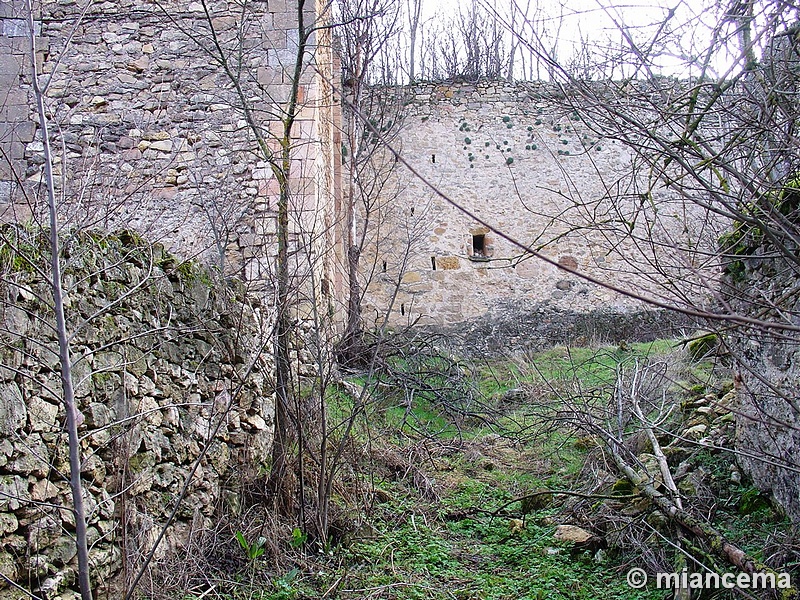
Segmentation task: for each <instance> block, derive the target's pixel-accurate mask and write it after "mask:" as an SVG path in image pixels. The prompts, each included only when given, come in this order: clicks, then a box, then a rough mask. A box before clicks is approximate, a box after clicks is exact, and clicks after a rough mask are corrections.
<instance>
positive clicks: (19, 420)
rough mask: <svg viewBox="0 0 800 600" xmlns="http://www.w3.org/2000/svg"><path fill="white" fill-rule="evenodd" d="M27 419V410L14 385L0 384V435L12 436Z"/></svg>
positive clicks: (17, 388) (16, 386) (18, 390)
mask: <svg viewBox="0 0 800 600" xmlns="http://www.w3.org/2000/svg"><path fill="white" fill-rule="evenodd" d="M27 418H28V409H27V407H26V406H25V402H24V401H23V399H22V392H21V391H20V389H19V386H18V385H17V384H16V383H0V433H2V434H3V435H4V436H12V435H14V434H15V433H16V432H17V431H19V430H20V429H21V428H22V427H24V426H25V423H26V421H27Z"/></svg>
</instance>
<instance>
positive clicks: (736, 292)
mask: <svg viewBox="0 0 800 600" xmlns="http://www.w3.org/2000/svg"><path fill="white" fill-rule="evenodd" d="M756 235H757V236H758V240H759V241H758V242H756V243H755V244H754V245H753V246H749V247H748V245H747V240H746V238H745V240H746V241H744V242H742V243H741V246H740V249H744V251H743V252H742V254H741V256H738V257H733V256H732V257H730V262H729V263H728V267H727V273H728V275H727V278H726V285H725V286H724V288H723V292H724V294H725V298H726V300H727V302H728V303H729V306H731V308H732V309H733V311H735V312H737V313H739V314H742V315H746V316H749V317H752V318H754V319H758V320H761V321H766V322H770V321H774V322H775V323H780V324H785V325H789V326H792V325H795V326H796V325H797V323H798V315H800V300H798V276H799V275H800V274H798V268H797V264H796V262H795V260H794V257H793V256H791V254H792V253H793V252H794V250H792V249H791V248H789V250H788V252H789V255H788V256H784V257H781V254H782V252H776V251H774V249H772V248H770V247H769V246H768V244H764V243H763V238H760V235H758V234H756ZM750 241H751V242H752V240H750ZM725 341H726V344H727V346H728V347H729V348H730V350H731V357H732V359H733V365H734V367H735V369H736V382H737V385H736V392H737V399H738V406H737V410H736V449H737V450H738V451H740V453H739V454H738V455H737V460H738V462H739V464H740V465H742V467H743V468H744V469H745V471H746V472H747V473H748V474H749V475H750V476H751V477H752V479H753V482H754V483H755V485H756V486H758V487H759V488H760V489H761V490H763V491H768V492H772V494H773V495H774V497H775V499H776V500H777V501H778V502H779V503H780V505H781V506H782V507H783V508H784V510H785V511H786V513H787V514H788V515H789V516H790V517H791V518H792V519H793V520H794V521H795V522H798V521H800V473H799V472H798V470H800V403H798V398H800V340H798V334H797V332H795V331H786V330H780V329H769V328H760V327H738V328H730V329H729V330H727V331H726V332H725Z"/></svg>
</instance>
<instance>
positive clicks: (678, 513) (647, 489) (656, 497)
mask: <svg viewBox="0 0 800 600" xmlns="http://www.w3.org/2000/svg"><path fill="white" fill-rule="evenodd" d="M615 446H616V447H615ZM619 447H620V445H619V444H617V443H614V445H613V446H612V445H611V444H609V451H610V453H611V456H612V458H613V459H614V463H615V464H616V465H617V468H618V469H619V470H620V471H621V472H622V473H623V474H624V475H625V477H626V478H627V479H628V481H630V482H631V484H632V485H634V486H635V487H637V488H638V489H639V491H640V492H641V494H642V495H643V496H645V497H646V498H648V499H649V500H650V501H652V502H653V504H654V505H655V506H656V508H658V510H659V511H660V512H661V513H662V514H663V515H664V516H666V517H667V518H668V519H670V520H672V521H673V522H675V523H677V524H678V525H680V526H681V527H683V528H684V529H686V530H687V531H689V532H691V533H693V534H694V535H696V536H697V537H699V538H701V539H703V540H705V541H706V542H707V543H708V545H709V546H710V548H711V550H712V551H713V552H714V553H715V554H716V555H717V556H719V557H720V558H722V559H724V560H726V561H727V562H729V563H730V564H732V565H734V566H735V567H737V568H738V569H739V570H741V571H743V572H745V573H748V574H753V573H755V572H764V573H770V574H773V575H775V576H776V577H777V573H775V571H774V570H772V569H771V568H769V567H768V566H767V565H765V564H764V563H761V562H758V561H757V560H756V559H754V558H753V557H752V556H750V555H749V554H747V553H746V552H745V551H744V550H742V549H741V548H739V547H738V546H736V545H735V544H732V543H731V542H729V541H728V540H727V539H725V536H724V535H723V534H722V533H721V532H720V531H718V530H717V529H715V528H714V527H713V526H711V525H709V524H708V523H705V522H703V521H701V520H699V519H697V518H696V517H694V516H693V515H691V514H690V513H688V512H687V511H686V510H684V509H683V508H679V507H678V506H676V505H675V503H674V502H673V501H672V500H670V499H669V498H668V497H667V496H665V495H664V494H662V493H661V492H659V491H658V490H657V489H656V488H655V486H653V484H652V483H651V482H650V481H649V480H648V479H646V478H645V477H642V476H640V475H639V474H638V473H637V472H636V470H635V469H634V468H633V467H631V466H630V465H629V464H628V463H627V462H625V459H623V458H622V456H621V455H620V453H619V451H618V448H619ZM781 598H782V599H783V600H789V599H792V598H800V595H798V592H797V590H796V589H795V588H794V587H792V588H789V589H787V590H783V592H782V596H781Z"/></svg>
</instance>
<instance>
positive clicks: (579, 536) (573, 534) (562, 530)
mask: <svg viewBox="0 0 800 600" xmlns="http://www.w3.org/2000/svg"><path fill="white" fill-rule="evenodd" d="M553 537H554V538H555V539H556V540H558V541H560V542H571V543H573V544H583V543H584V542H588V541H589V540H590V539H592V538H593V537H594V536H593V535H592V534H591V533H589V532H588V531H586V530H585V529H583V528H581V527H578V526H577V525H559V526H558V527H556V532H555V533H554V534H553Z"/></svg>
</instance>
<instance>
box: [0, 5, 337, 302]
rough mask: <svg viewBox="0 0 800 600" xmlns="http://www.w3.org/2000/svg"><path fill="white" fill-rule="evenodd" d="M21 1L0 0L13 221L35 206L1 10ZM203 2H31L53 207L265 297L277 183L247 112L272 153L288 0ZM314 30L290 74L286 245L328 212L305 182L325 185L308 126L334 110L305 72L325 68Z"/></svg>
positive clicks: (22, 111)
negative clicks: (119, 230)
mask: <svg viewBox="0 0 800 600" xmlns="http://www.w3.org/2000/svg"><path fill="white" fill-rule="evenodd" d="M322 4H325V3H321V5H322ZM24 5H25V3H24V2H23V1H21V0H4V1H3V2H2V3H0V7H1V8H0V11H2V12H0V17H5V15H7V14H11V13H12V11H13V14H14V15H16V16H15V18H14V19H9V18H3V19H2V23H3V32H4V35H3V36H2V37H0V44H3V45H4V46H3V47H4V48H5V47H10V48H12V49H13V53H12V54H10V55H8V56H6V55H5V52H4V55H3V58H2V60H0V105H2V108H0V111H2V112H0V121H1V122H2V123H0V150H1V151H2V152H3V154H4V156H0V163H2V166H0V181H2V186H0V210H2V211H3V213H4V214H5V215H6V216H5V218H6V220H17V221H25V220H26V219H28V218H30V217H31V215H35V214H38V213H41V211H42V209H43V207H42V203H43V190H42V187H41V182H42V177H43V175H42V162H43V158H42V142H41V132H40V130H35V128H34V127H33V125H32V123H34V122H35V121H37V119H36V117H35V113H34V111H33V106H34V105H33V97H32V93H31V77H30V74H29V72H28V70H29V69H28V67H26V62H25V61H26V60H27V59H26V58H25V56H24V49H25V48H26V47H27V44H28V41H27V39H26V35H27V29H26V27H25V26H24V25H20V23H23V21H21V20H20V19H19V18H17V17H22V16H24ZM206 5H207V7H208V10H209V15H206V12H205V11H204V7H203V4H201V3H200V2H190V1H188V0H187V1H177V0H174V1H170V2H160V3H157V4H154V3H152V2H146V1H140V0H120V1H119V2H105V3H92V4H91V5H90V6H89V8H88V10H87V11H85V13H84V12H83V9H84V7H85V3H83V2H65V1H63V0H58V1H56V0H46V1H44V2H43V3H42V5H41V7H40V8H37V10H36V19H37V27H39V28H40V29H41V31H40V35H39V37H38V38H37V42H38V44H39V46H40V54H39V57H40V59H41V62H42V64H41V73H42V77H41V80H42V84H43V85H46V86H47V89H46V96H47V106H48V111H49V114H50V117H51V119H52V120H51V123H50V130H51V134H52V142H53V143H54V153H55V163H56V164H55V175H56V184H57V186H58V187H59V194H63V199H64V202H63V204H62V207H61V210H60V213H61V218H62V220H63V221H64V222H65V223H70V224H72V225H81V226H90V227H101V228H106V229H109V230H112V229H114V228H115V227H119V226H125V227H130V228H134V229H136V230H138V231H140V232H141V233H143V234H146V235H147V236H148V239H151V240H154V241H161V242H163V243H164V244H165V246H166V247H167V248H168V249H169V250H170V251H172V252H175V253H177V254H178V255H180V256H182V257H199V258H201V259H202V260H203V261H204V262H206V263H208V264H212V265H215V266H219V267H220V268H221V269H223V270H225V271H226V272H227V273H228V274H231V275H236V276H239V277H241V278H242V279H244V280H246V281H248V282H251V283H252V284H253V285H254V286H255V287H258V288H259V290H260V291H261V292H262V293H264V294H267V295H269V293H270V290H271V287H272V286H271V281H272V278H273V273H274V257H275V255H276V253H277V241H276V238H275V230H276V226H275V219H276V210H277V202H278V195H279V191H280V190H279V184H278V180H277V179H276V177H275V174H274V172H273V169H272V168H271V166H270V164H269V162H267V161H266V160H265V159H264V151H263V149H259V147H258V145H257V144H256V140H255V136H254V132H253V128H252V125H253V124H255V126H256V127H257V128H258V129H259V131H260V132H261V133H262V135H263V136H264V137H265V138H266V139H267V140H268V142H269V152H279V150H280V148H279V146H278V144H277V137H278V136H279V135H280V133H281V120H282V119H283V118H285V116H286V108H287V102H288V99H289V97H290V95H291V91H292V80H293V79H294V77H295V73H296V70H295V62H296V58H297V51H298V43H299V39H300V36H299V33H298V28H297V27H298V12H297V11H298V8H297V6H298V5H297V1H296V0H269V2H249V3H247V4H246V6H245V7H244V8H242V7H241V6H239V5H238V4H236V5H234V4H232V3H227V2H222V1H213V2H208V3H206ZM209 17H210V18H209ZM303 18H304V22H305V26H306V27H313V26H314V25H315V24H318V23H319V21H318V15H317V6H316V3H315V2H314V1H312V0H309V1H308V2H307V8H306V10H305V12H304V14H303ZM319 18H324V15H323V16H321V17H319ZM9 32H11V33H9ZM9 35H13V36H14V37H9ZM317 43H318V36H317V35H316V34H315V35H313V36H312V37H311V39H310V46H309V51H308V52H306V53H305V55H304V56H303V61H304V63H303V65H302V67H301V68H300V69H299V71H297V72H299V73H300V77H299V87H298V90H297V93H298V106H299V107H300V112H299V118H298V119H297V122H296V123H295V126H294V129H293V133H292V146H291V147H292V151H291V177H290V179H289V181H288V186H289V188H290V190H291V198H292V206H291V226H292V231H293V233H292V239H291V240H290V244H291V250H292V251H299V252H300V253H302V252H309V251H311V247H312V246H314V245H315V244H316V245H320V244H321V241H320V240H323V239H324V236H323V235H322V233H323V229H324V228H325V227H330V226H331V225H330V223H331V222H332V221H334V218H333V217H331V216H330V215H331V214H332V213H333V210H334V198H333V188H331V187H320V184H321V183H326V181H325V176H321V175H320V170H324V169H326V168H329V165H331V164H334V161H333V159H332V157H331V156H330V155H331V153H332V152H333V150H332V149H331V147H330V144H331V143H332V136H330V135H328V136H324V135H322V134H321V133H320V126H321V124H323V123H326V122H327V121H328V120H329V119H332V118H336V115H335V114H333V113H332V112H331V111H330V105H331V103H330V98H329V97H325V92H324V91H321V89H320V86H321V85H322V83H321V81H322V79H323V78H322V76H320V75H317V73H318V72H319V73H329V71H330V69H331V68H332V61H331V60H330V57H329V56H323V57H322V60H316V58H317V56H319V55H315V47H316V44H317ZM217 46H218V47H219V49H221V55H220V53H219V52H218V51H217V50H216V49H217ZM215 53H216V54H215ZM220 56H224V64H223V63H222V61H221V60H220ZM312 64H316V69H317V70H315V68H313V67H312ZM226 71H227V72H228V73H229V74H233V76H234V79H235V81H231V78H230V77H229V76H228V75H227V74H226ZM328 76H329V75H328ZM3 99H5V102H2V101H3ZM313 251H314V253H315V255H316V256H323V257H324V256H326V254H327V253H326V251H325V249H320V248H315V249H314V250H313ZM300 253H297V254H294V253H293V255H296V256H300ZM302 262H303V261H301V260H299V261H298V267H297V270H298V271H303V269H302V268H301V266H302ZM306 270H307V269H306Z"/></svg>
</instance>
